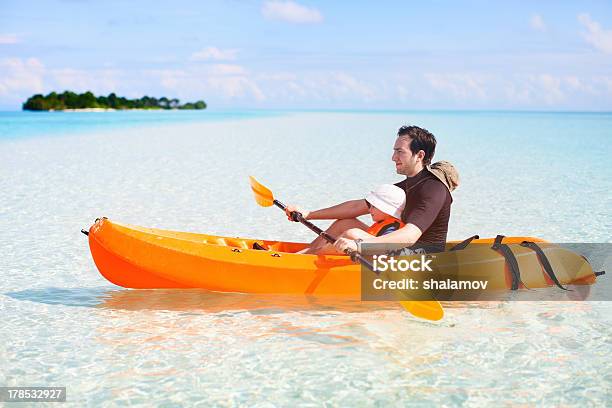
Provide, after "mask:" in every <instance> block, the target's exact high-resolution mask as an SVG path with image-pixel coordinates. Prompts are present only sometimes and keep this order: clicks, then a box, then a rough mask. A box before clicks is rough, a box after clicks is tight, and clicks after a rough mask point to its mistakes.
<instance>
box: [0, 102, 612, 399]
mask: <svg viewBox="0 0 612 408" xmlns="http://www.w3.org/2000/svg"><path fill="white" fill-rule="evenodd" d="M118 114H120V113H103V114H98V115H118ZM43 115H44V114H43ZM238 117H240V120H231V121H213V122H199V121H196V120H189V121H188V123H184V121H182V120H179V119H173V122H172V123H170V124H164V125H161V124H159V122H155V123H154V124H151V123H150V124H149V125H147V126H145V125H143V124H138V125H134V124H131V125H129V126H127V125H126V126H123V125H122V123H121V119H116V116H115V117H112V116H111V117H109V118H110V119H109V120H110V121H113V120H116V121H117V122H118V123H115V125H113V127H112V129H109V130H107V131H105V132H104V133H100V132H99V130H100V127H99V126H98V127H96V126H92V127H91V128H88V127H87V126H86V125H83V126H84V127H83V130H79V131H77V132H71V133H69V134H66V135H62V133H63V129H62V128H61V126H65V125H57V126H59V128H58V127H55V128H53V129H50V130H49V133H52V134H53V135H54V136H53V137H45V135H44V134H40V128H38V129H37V130H36V131H34V130H32V129H30V133H27V132H26V133H27V134H28V136H29V137H27V138H24V137H21V136H19V137H8V138H4V139H1V140H0V174H1V175H2V177H1V178H0V191H2V192H3V193H2V194H0V247H1V248H2V258H3V260H2V263H0V276H1V277H2V280H1V281H0V312H1V315H2V318H3V323H2V325H1V326H0V339H2V341H1V342H0V358H1V359H2V362H3V364H2V365H1V367H0V386H2V385H8V386H30V385H47V386H66V387H67V392H68V394H67V395H68V401H69V404H71V405H74V406H82V405H83V404H100V405H105V404H106V405H118V404H119V403H122V402H129V403H131V404H141V405H143V406H148V405H150V403H151V402H154V403H155V404H157V405H162V404H165V405H166V406H173V405H175V406H184V405H196V404H200V405H201V406H209V405H211V404H217V405H239V404H244V405H253V404H255V403H260V404H262V405H266V403H267V404H268V405H277V406H287V405H294V404H295V403H296V402H300V403H302V404H304V405H315V406H316V405H323V404H328V405H387V404H389V403H397V404H401V405H414V404H422V405H436V406H437V405H460V404H464V403H465V404H467V405H482V404H491V403H502V404H504V405H522V404H533V403H535V402H537V403H540V404H542V405H556V406H558V405H576V406H579V405H580V406H581V405H585V404H589V405H604V404H605V403H606V402H607V401H610V399H611V398H610V397H611V395H610V383H611V381H612V371H611V370H610V366H611V365H610V359H609V357H608V356H609V349H610V345H611V343H612V336H611V334H612V331H611V330H610V323H611V318H610V316H611V314H612V313H611V312H612V307H611V306H610V303H609V302H503V303H491V304H484V305H483V304H480V305H476V304H463V305H458V304H451V305H447V306H449V307H448V308H447V315H446V317H445V319H444V320H443V321H442V322H440V323H428V322H423V321H418V320H416V319H414V318H412V317H410V316H409V315H407V314H406V313H403V312H402V311H401V310H400V309H399V308H398V307H397V306H396V305H394V304H388V303H386V304H382V305H381V304H369V303H354V302H353V303H351V302H338V301H331V300H326V299H316V298H291V297H289V298H286V297H267V296H264V297H262V296H253V295H242V294H217V293H210V292H206V291H199V290H189V291H167V290H166V291H163V290H160V291H133V290H124V289H121V288H118V287H116V286H113V285H111V284H110V283H108V282H106V281H105V280H104V279H103V278H102V277H101V276H100V275H99V274H98V273H97V271H96V269H95V266H94V264H93V262H92V261H91V258H90V254H89V251H88V247H87V242H86V240H85V237H84V236H83V235H82V234H81V233H80V232H79V230H80V229H81V228H86V227H88V226H89V225H90V224H91V222H92V221H93V219H94V218H96V217H98V216H103V215H104V216H107V217H109V218H111V219H115V220H118V221H121V222H127V223H133V224H139V225H146V226H152V227H160V228H166V229H176V230H186V231H200V232H207V233H212V234H220V235H240V236H247V237H261V238H275V239H287V240H307V239H311V238H312V237H311V235H310V232H309V231H308V230H305V229H304V228H303V227H301V226H299V225H297V224H292V223H288V222H287V221H285V219H284V217H283V215H282V214H281V213H280V211H279V210H277V209H264V208H261V207H258V206H257V205H256V204H255V203H254V201H253V198H252V196H251V192H250V190H249V188H248V183H247V175H255V176H257V177H258V178H259V179H260V180H261V181H262V182H264V183H265V184H266V185H268V186H269V187H271V188H272V190H273V191H274V192H275V194H276V196H277V197H278V198H279V199H281V200H282V201H286V202H296V203H300V204H302V205H303V206H305V207H307V208H315V207H319V206H324V205H328V204H333V203H336V202H339V201H341V200H345V199H351V198H358V197H362V196H363V195H364V193H365V192H367V191H368V190H369V189H371V188H373V187H375V186H376V185H377V184H380V183H383V182H389V181H396V180H399V179H400V178H399V177H398V176H397V175H395V174H394V166H393V163H392V162H391V161H390V156H391V147H392V143H393V140H394V131H395V130H396V129H397V127H399V126H400V125H402V124H404V123H416V124H421V125H423V126H425V127H428V128H429V129H430V130H431V131H433V132H434V133H435V134H436V136H437V137H438V142H439V147H438V150H437V154H436V159H440V160H442V159H445V160H449V161H452V162H453V163H455V164H456V166H457V167H458V169H459V171H460V173H461V178H462V180H461V181H462V185H461V187H460V188H459V190H457V193H456V194H455V196H454V197H455V202H454V204H453V214H452V217H453V218H452V223H451V228H450V231H449V238H451V239H462V238H465V237H467V236H470V235H473V234H475V233H479V234H480V235H481V236H492V235H496V234H497V233H503V234H505V235H531V236H539V237H542V238H545V239H548V240H550V241H559V242H570V241H575V242H611V241H612V239H611V238H612V237H611V234H610V231H611V219H612V218H611V210H610V208H612V205H611V204H612V200H611V191H612V182H611V181H610V173H609V157H610V156H611V153H612V151H611V150H612V147H611V143H610V140H611V139H610V138H611V137H612V135H611V133H612V132H611V131H610V129H612V115H610V114H552V113H524V114H521V113H513V114H509V113H465V112H459V113H457V112H446V113H444V112H441V113H427V112H407V113H394V112H388V113H377V114H362V113H355V112H353V113H351V112H347V113H320V112H319V113H317V112H310V113H305V112H301V113H300V112H296V113H286V114H282V115H281V114H277V115H274V116H271V117H267V116H264V117H258V118H252V117H244V116H240V115H237V116H235V117H234V119H237V118H238ZM97 120H98V119H97ZM49 126H51V127H53V126H54V125H49ZM92 129H93V130H92ZM94 130H95V132H96V133H94ZM23 134H25V133H23ZM319 224H320V225H325V223H323V222H319Z"/></svg>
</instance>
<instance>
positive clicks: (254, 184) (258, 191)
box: [249, 176, 274, 207]
mask: <svg viewBox="0 0 612 408" xmlns="http://www.w3.org/2000/svg"><path fill="white" fill-rule="evenodd" d="M249 182H250V183H251V190H253V194H255V201H257V204H259V205H261V206H262V207H270V206H271V205H273V204H274V195H272V191H270V189H269V188H268V187H266V186H264V185H263V184H260V183H259V182H258V181H257V180H255V177H253V176H249Z"/></svg>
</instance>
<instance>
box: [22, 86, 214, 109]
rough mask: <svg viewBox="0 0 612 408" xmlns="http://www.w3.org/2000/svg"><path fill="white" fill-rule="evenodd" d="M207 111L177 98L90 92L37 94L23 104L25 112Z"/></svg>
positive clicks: (200, 105) (198, 102) (203, 104)
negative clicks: (125, 96)
mask: <svg viewBox="0 0 612 408" xmlns="http://www.w3.org/2000/svg"><path fill="white" fill-rule="evenodd" d="M90 108H101V109H198V110H200V109H206V102H204V101H196V102H188V103H185V104H183V105H181V104H180V101H179V100H178V99H176V98H173V99H168V98H166V97H165V96H162V97H161V98H159V99H158V98H155V97H150V96H146V95H145V96H143V97H142V98H140V99H127V98H124V97H122V96H117V95H116V94H115V93H114V92H113V93H111V94H109V95H108V96H98V97H96V96H95V95H94V94H93V93H91V92H90V91H87V92H85V93H82V94H76V93H74V92H71V91H64V93H61V94H58V93H56V92H51V93H49V94H48V95H46V96H44V95H41V94H36V95H33V96H31V97H29V98H28V100H27V101H25V103H24V104H23V110H30V111H48V110H65V109H90Z"/></svg>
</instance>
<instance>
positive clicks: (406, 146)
mask: <svg viewBox="0 0 612 408" xmlns="http://www.w3.org/2000/svg"><path fill="white" fill-rule="evenodd" d="M410 142H411V139H410V138H408V137H398V138H397V139H396V140H395V145H393V156H391V160H393V161H394V162H395V171H397V174H403V175H405V176H408V177H412V176H416V175H417V174H418V172H419V171H421V169H422V167H423V166H422V157H420V156H421V155H420V154H413V153H412V151H411V150H410ZM420 152H422V151H420Z"/></svg>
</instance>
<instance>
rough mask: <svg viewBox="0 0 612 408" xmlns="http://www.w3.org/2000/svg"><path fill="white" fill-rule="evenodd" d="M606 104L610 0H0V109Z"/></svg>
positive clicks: (611, 52)
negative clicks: (41, 105)
mask: <svg viewBox="0 0 612 408" xmlns="http://www.w3.org/2000/svg"><path fill="white" fill-rule="evenodd" d="M66 89H67V90H72V91H75V92H84V91H87V90H90V91H92V92H93V93H94V94H96V95H99V94H105V95H106V94H108V93H111V92H115V93H117V94H118V95H120V96H126V97H130V98H134V97H142V96H144V95H148V96H156V97H161V96H166V97H169V98H179V99H180V100H181V101H182V102H187V101H195V100H199V99H203V100H205V101H206V102H207V103H208V105H209V107H211V108H213V109H214V108H221V109H233V108H240V109H245V108H253V109H365V110H370V109H372V110H373V109H376V110H387V109H392V110H402V109H426V110H430V109H468V110H471V109H475V110H480V109H492V110H498V109H499V110H505V109H508V110H561V111H563V110H593V111H610V110H612V1H609V0H608V1H588V0H586V1H563V0H557V1H553V0H539V1H501V0H500V1H476V0H472V1H461V0H458V1H441V0H429V1H408V0H404V1H376V2H375V1H360V0H354V1H348V0H347V1H339V0H338V1H311V0H296V1H294V0H263V1H255V0H244V1H238V0H225V1H220V0H219V1H215V0H212V1H202V0H200V1H182V0H175V1H171V2H168V1H163V2H162V1H153V0H148V1H139V0H132V1H128V2H126V1H114V0H106V1H93V0H92V1H86V0H55V1H52V0H49V1H36V0H32V1H27V2H24V1H13V0H0V110H18V109H21V104H22V103H23V102H24V101H25V100H26V99H27V98H28V97H29V96H31V95H33V94H35V93H48V92H51V91H63V90H66Z"/></svg>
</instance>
